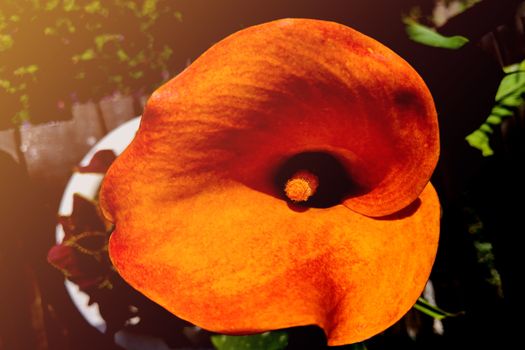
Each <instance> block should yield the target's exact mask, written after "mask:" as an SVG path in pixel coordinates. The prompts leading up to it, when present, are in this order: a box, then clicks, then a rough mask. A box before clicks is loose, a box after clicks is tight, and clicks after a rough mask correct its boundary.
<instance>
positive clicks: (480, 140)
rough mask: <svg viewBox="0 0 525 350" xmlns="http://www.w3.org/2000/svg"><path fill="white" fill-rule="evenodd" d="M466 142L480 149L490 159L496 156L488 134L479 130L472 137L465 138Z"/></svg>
mask: <svg viewBox="0 0 525 350" xmlns="http://www.w3.org/2000/svg"><path fill="white" fill-rule="evenodd" d="M465 140H467V142H468V144H469V145H470V146H471V147H474V148H477V149H479V150H480V151H481V154H482V155H483V156H484V157H488V156H491V155H493V154H494V151H493V150H492V148H491V147H490V143H489V137H488V136H487V134H486V133H484V132H483V131H481V130H479V129H478V130H475V131H474V132H472V133H471V134H470V135H468V136H467V137H465Z"/></svg>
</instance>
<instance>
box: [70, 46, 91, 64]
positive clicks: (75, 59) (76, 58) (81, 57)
mask: <svg viewBox="0 0 525 350" xmlns="http://www.w3.org/2000/svg"><path fill="white" fill-rule="evenodd" d="M94 58H95V50H93V49H87V50H86V51H84V52H82V53H80V54H78V55H74V56H73V62H74V63H78V62H80V61H90V60H92V59H94Z"/></svg>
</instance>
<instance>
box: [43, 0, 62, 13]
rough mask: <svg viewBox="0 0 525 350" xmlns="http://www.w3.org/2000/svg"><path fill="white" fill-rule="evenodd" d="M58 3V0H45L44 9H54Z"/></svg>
mask: <svg viewBox="0 0 525 350" xmlns="http://www.w3.org/2000/svg"><path fill="white" fill-rule="evenodd" d="M59 4H60V0H49V1H48V2H46V6H45V11H51V10H54V9H55V8H56V7H57V6H58V5H59Z"/></svg>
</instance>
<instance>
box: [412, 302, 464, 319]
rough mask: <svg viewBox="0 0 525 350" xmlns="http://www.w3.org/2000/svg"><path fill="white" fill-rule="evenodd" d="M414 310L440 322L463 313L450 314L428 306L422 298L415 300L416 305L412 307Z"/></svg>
mask: <svg viewBox="0 0 525 350" xmlns="http://www.w3.org/2000/svg"><path fill="white" fill-rule="evenodd" d="M414 309H416V310H418V311H421V312H422V313H424V314H425V315H428V316H430V317H433V318H435V319H437V320H442V319H444V318H446V317H456V316H459V315H462V314H463V312H458V313H450V312H447V311H444V310H442V309H440V308H438V307H437V306H435V305H432V304H430V303H429V302H428V301H426V300H425V299H423V298H419V299H418V300H417V302H416V304H415V305H414Z"/></svg>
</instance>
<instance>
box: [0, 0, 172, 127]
mask: <svg viewBox="0 0 525 350" xmlns="http://www.w3.org/2000/svg"><path fill="white" fill-rule="evenodd" d="M176 5H177V2H176V1H170V0H106V1H101V0H2V2H0V101H1V102H0V103H1V105H2V107H3V111H2V112H3V113H2V115H1V116H0V128H4V127H9V126H12V125H13V123H15V124H17V123H20V122H22V121H25V120H32V121H35V120H36V121H40V120H39V119H42V118H48V119H60V118H59V117H58V118H57V116H58V114H59V113H60V112H61V111H63V112H64V111H67V112H68V111H69V106H70V104H71V103H73V102H76V101H87V100H95V101H96V100H98V99H100V98H102V97H104V96H107V95H110V94H112V93H114V92H117V91H118V92H121V93H124V94H134V93H136V94H149V93H150V92H151V91H153V89H154V88H155V87H157V86H158V85H159V84H160V83H162V82H163V81H164V80H166V79H167V77H168V76H170V75H171V74H170V73H169V72H168V67H169V60H170V58H171V56H172V53H173V49H172V47H173V46H174V43H172V42H171V41H170V39H171V37H170V36H169V34H167V33H166V28H171V27H172V26H173V24H174V23H179V22H181V21H182V15H181V13H180V12H178V11H177V9H176Z"/></svg>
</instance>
